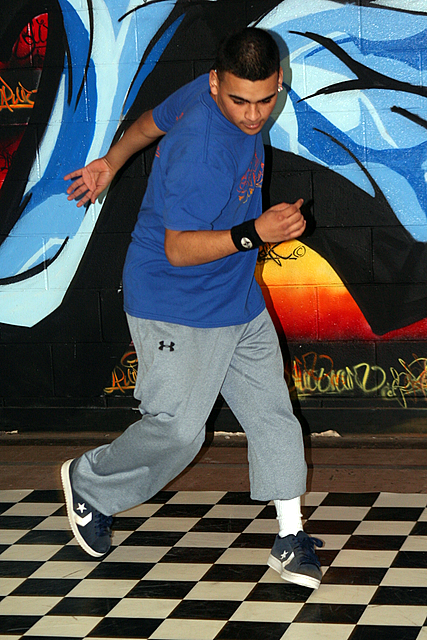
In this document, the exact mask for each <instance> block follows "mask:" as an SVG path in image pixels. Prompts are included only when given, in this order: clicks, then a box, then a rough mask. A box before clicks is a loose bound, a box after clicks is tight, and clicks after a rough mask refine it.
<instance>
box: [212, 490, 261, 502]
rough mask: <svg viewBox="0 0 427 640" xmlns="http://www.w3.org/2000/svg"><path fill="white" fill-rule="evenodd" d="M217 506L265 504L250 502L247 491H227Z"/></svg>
mask: <svg viewBox="0 0 427 640" xmlns="http://www.w3.org/2000/svg"><path fill="white" fill-rule="evenodd" d="M217 504H240V505H248V504H252V505H253V504H255V505H265V502H261V501H259V500H252V498H251V496H250V493H249V491H228V492H227V493H226V494H225V495H224V496H223V497H222V498H221V499H220V500H218V502H217Z"/></svg>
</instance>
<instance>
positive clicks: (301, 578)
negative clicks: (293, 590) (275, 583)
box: [267, 554, 320, 589]
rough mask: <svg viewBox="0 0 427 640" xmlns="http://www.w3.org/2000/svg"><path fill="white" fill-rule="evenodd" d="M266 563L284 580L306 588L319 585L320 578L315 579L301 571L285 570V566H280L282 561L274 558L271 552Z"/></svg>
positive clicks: (316, 587)
mask: <svg viewBox="0 0 427 640" xmlns="http://www.w3.org/2000/svg"><path fill="white" fill-rule="evenodd" d="M267 564H268V566H269V567H270V568H271V569H274V571H277V573H278V574H279V575H280V577H281V578H282V580H285V581H286V582H291V583H292V584H298V585H299V586H300V587H308V589H318V588H319V586H320V580H317V578H312V577H311V576H306V575H304V574H303V573H293V572H292V571H287V570H286V568H283V567H282V563H281V562H280V560H278V559H277V558H275V557H274V556H273V555H272V554H270V557H269V558H268V561H267Z"/></svg>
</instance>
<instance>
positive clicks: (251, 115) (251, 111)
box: [246, 104, 259, 122]
mask: <svg viewBox="0 0 427 640" xmlns="http://www.w3.org/2000/svg"><path fill="white" fill-rule="evenodd" d="M246 118H247V119H248V120H250V121H251V122H256V121H257V120H258V119H259V109H258V105H256V104H248V106H247V109H246Z"/></svg>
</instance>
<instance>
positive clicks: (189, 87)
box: [153, 74, 209, 132]
mask: <svg viewBox="0 0 427 640" xmlns="http://www.w3.org/2000/svg"><path fill="white" fill-rule="evenodd" d="M208 78H209V77H208V75H206V74H205V75H204V76H200V77H199V78H197V79H196V80H193V82H190V83H188V84H186V85H184V86H183V87H181V88H180V89H178V90H177V91H175V92H174V93H172V94H171V95H170V96H169V97H168V98H166V100H164V101H163V102H162V103H160V104H159V105H158V106H157V107H155V108H154V109H153V118H154V122H155V123H156V125H157V126H158V127H159V129H161V131H166V132H167V131H169V129H171V128H172V127H173V125H174V124H175V123H176V122H177V121H178V120H180V118H181V117H182V116H183V115H184V112H185V110H186V109H187V108H188V107H189V106H190V105H191V104H192V102H193V101H194V99H195V97H196V96H197V95H198V94H199V93H201V92H202V91H204V90H206V89H207V88H208V87H209V79H208Z"/></svg>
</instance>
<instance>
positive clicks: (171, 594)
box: [126, 580, 197, 600]
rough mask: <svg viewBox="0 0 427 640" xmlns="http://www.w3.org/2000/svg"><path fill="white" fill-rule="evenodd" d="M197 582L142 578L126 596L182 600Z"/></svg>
mask: <svg viewBox="0 0 427 640" xmlns="http://www.w3.org/2000/svg"><path fill="white" fill-rule="evenodd" d="M196 584H197V582H186V581H179V580H170V581H169V580H141V581H140V582H138V584H137V585H135V586H134V588H133V589H132V590H131V591H129V593H128V594H127V595H126V598H160V599H167V598H172V599H178V600H182V599H183V598H185V596H186V595H187V594H188V593H190V591H191V589H192V588H193V587H194V586H195V585H196Z"/></svg>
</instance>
